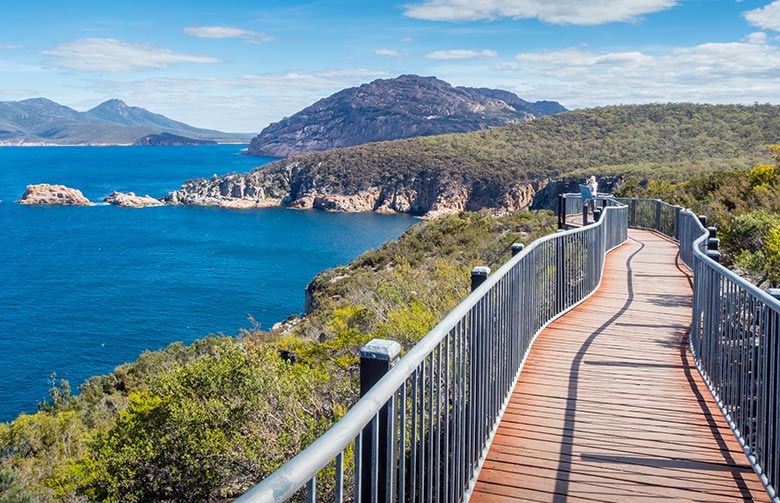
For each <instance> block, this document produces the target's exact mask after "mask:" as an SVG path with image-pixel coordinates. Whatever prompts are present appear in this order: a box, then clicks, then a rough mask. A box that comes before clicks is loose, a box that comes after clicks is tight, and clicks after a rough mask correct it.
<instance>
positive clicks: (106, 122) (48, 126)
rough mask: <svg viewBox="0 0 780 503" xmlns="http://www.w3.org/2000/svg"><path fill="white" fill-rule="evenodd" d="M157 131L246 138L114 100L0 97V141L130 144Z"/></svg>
mask: <svg viewBox="0 0 780 503" xmlns="http://www.w3.org/2000/svg"><path fill="white" fill-rule="evenodd" d="M161 133H168V134H172V135H176V136H182V137H184V140H189V141H194V140H209V141H246V140H248V139H249V135H244V134H241V133H223V132H221V131H215V130H211V129H200V128H195V127H192V126H190V125H187V124H185V123H183V122H179V121H175V120H173V119H169V118H167V117H165V116H164V115H160V114H155V113H152V112H150V111H148V110H145V109H143V108H139V107H131V106H128V105H127V104H125V103H124V102H123V101H121V100H117V99H112V100H108V101H106V102H104V103H101V104H100V105H98V106H96V107H95V108H93V109H91V110H88V111H86V112H78V111H76V110H74V109H72V108H70V107H66V106H64V105H60V104H58V103H55V102H54V101H51V100H49V99H46V98H32V99H27V100H22V101H0V144H6V145H8V144H11V145H13V144H36V143H40V144H55V145H111V144H122V145H129V144H132V143H134V142H135V141H137V140H140V139H141V138H144V137H146V136H149V135H158V134H161Z"/></svg>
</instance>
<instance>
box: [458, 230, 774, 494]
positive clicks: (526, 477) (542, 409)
mask: <svg viewBox="0 0 780 503" xmlns="http://www.w3.org/2000/svg"><path fill="white" fill-rule="evenodd" d="M676 253H677V248H676V245H675V244H673V243H670V242H668V241H666V240H664V239H662V238H660V237H658V236H656V235H654V234H651V233H650V232H645V231H633V230H632V231H630V232H629V241H628V243H626V244H624V245H623V246H622V247H620V248H618V249H617V250H615V251H613V252H612V253H611V254H610V255H609V256H608V258H607V266H606V272H605V276H604V279H603V281H602V285H601V288H600V290H599V291H598V292H597V293H596V294H595V295H594V296H593V297H591V298H590V299H588V300H587V301H586V302H584V303H583V304H582V305H580V306H578V307H577V308H576V309H574V310H573V311H571V312H570V313H568V314H566V315H565V316H563V317H561V318H559V319H558V320H557V321H555V322H554V323H553V324H552V325H550V326H549V327H548V328H547V329H546V330H545V331H544V332H542V334H540V335H539V338H538V339H537V341H536V343H535V345H534V346H533V348H532V350H531V353H530V355H529V357H528V361H527V362H526V364H525V367H524V369H523V372H522V374H521V376H520V379H519V380H518V383H517V384H516V386H515V389H514V391H513V395H512V398H511V401H510V403H509V406H508V408H507V411H506V413H505V414H504V416H503V419H502V421H501V424H500V426H499V429H498V432H497V434H496V437H495V439H494V441H493V444H492V446H491V448H490V451H489V453H488V457H487V460H486V461H485V464H484V467H483V469H482V471H481V472H480V475H479V479H478V481H477V484H476V487H475V488H474V492H473V494H472V496H471V500H470V501H471V502H509V501H513V502H514V501H517V502H548V501H549V502H556V503H558V502H596V501H605V502H611V503H615V502H622V501H656V502H657V501H698V502H721V501H723V502H725V501H754V500H755V501H769V497H768V496H767V494H766V492H765V491H764V489H763V487H762V486H761V483H760V482H759V481H758V477H756V475H755V474H754V472H753V470H752V469H751V468H750V466H749V464H748V462H747V460H746V458H745V455H744V454H743V452H742V450H741V449H740V447H739V444H737V442H736V440H735V439H734V436H733V434H732V432H731V430H730V429H729V427H728V425H727V424H726V422H725V421H724V420H723V418H722V416H721V414H720V411H719V410H718V407H717V405H715V403H714V402H713V400H712V398H711V397H710V394H709V391H707V388H706V387H705V386H704V384H703V383H702V382H701V378H700V377H699V374H698V372H697V371H696V368H695V366H694V365H693V362H692V358H691V355H690V352H689V350H688V340H687V337H688V328H689V326H690V322H691V320H690V317H691V314H690V313H691V307H690V302H691V288H690V284H689V281H688V278H687V276H686V275H685V274H684V273H683V272H682V269H680V268H678V267H677V266H676V265H675V264H676Z"/></svg>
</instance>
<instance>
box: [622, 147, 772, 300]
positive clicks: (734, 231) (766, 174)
mask: <svg viewBox="0 0 780 503" xmlns="http://www.w3.org/2000/svg"><path fill="white" fill-rule="evenodd" d="M769 151H770V152H771V153H772V155H773V157H774V158H775V164H774V165H772V164H759V165H757V166H754V167H752V168H741V169H728V170H720V171H715V172H712V173H708V174H706V175H702V174H699V175H695V176H693V177H691V178H690V179H688V180H686V181H682V182H674V181H670V180H669V178H666V177H659V176H652V177H650V176H648V174H644V175H635V176H629V177H628V179H627V181H626V183H625V184H623V186H622V187H621V188H620V190H619V192H618V195H622V196H626V197H657V198H659V199H663V200H664V201H667V202H670V203H672V204H679V205H681V206H684V207H687V208H692V209H693V210H694V211H696V212H698V213H703V214H705V215H707V216H708V217H709V218H710V219H711V222H712V224H713V225H715V226H716V227H718V229H719V234H720V237H721V238H722V245H723V251H724V260H725V263H726V264H728V265H731V266H733V267H735V268H736V269H738V270H739V272H741V273H743V274H745V275H747V276H748V277H749V278H750V279H752V280H753V281H754V282H755V283H756V284H758V285H759V286H777V285H778V284H780V145H771V146H769Z"/></svg>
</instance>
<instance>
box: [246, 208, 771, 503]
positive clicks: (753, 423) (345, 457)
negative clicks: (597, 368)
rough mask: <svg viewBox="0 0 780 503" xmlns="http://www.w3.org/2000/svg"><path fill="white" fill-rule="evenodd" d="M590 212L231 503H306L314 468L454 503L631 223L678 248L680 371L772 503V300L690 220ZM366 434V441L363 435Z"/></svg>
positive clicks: (335, 491)
mask: <svg viewBox="0 0 780 503" xmlns="http://www.w3.org/2000/svg"><path fill="white" fill-rule="evenodd" d="M578 198H579V194H566V195H565V196H563V197H562V199H561V203H562V206H561V210H560V212H562V213H563V217H564V221H565V216H567V215H571V214H579V213H580V212H581V211H582V209H583V204H582V200H581V199H579V202H577V200H578ZM598 204H601V205H603V206H604V208H603V215H602V218H601V219H600V220H599V221H598V222H597V223H596V224H595V225H587V226H584V227H580V228H578V229H575V230H569V231H566V232H559V233H558V234H555V235H550V236H546V237H544V238H541V239H538V240H536V241H534V242H533V243H532V244H531V245H529V246H528V247H527V248H526V249H525V250H524V251H523V252H521V253H520V254H518V255H517V256H515V257H513V258H512V259H510V260H509V261H508V262H507V263H505V264H504V265H503V266H502V267H501V268H499V270H498V271H496V273H495V274H493V275H492V276H490V277H489V278H488V279H487V280H486V281H485V283H483V284H482V285H481V286H479V287H478V288H476V289H475V290H474V291H473V292H472V293H471V295H469V296H468V297H467V298H466V299H465V300H464V301H463V302H461V303H460V304H459V305H458V306H457V307H456V308H455V309H454V310H453V311H452V312H450V313H449V314H448V315H447V316H446V317H445V318H444V320H442V321H441V322H440V323H439V324H438V325H437V326H436V327H434V329H433V330H431V331H430V332H429V333H428V334H427V335H426V336H425V337H424V338H423V339H422V340H421V341H420V342H419V343H418V344H417V345H416V346H415V347H414V348H412V349H411V350H410V351H409V352H408V353H407V354H406V356H404V358H402V359H401V360H400V361H399V362H398V363H397V364H396V365H395V366H394V367H393V368H392V369H391V370H390V371H389V372H388V373H387V374H386V375H385V376H384V377H383V378H382V379H381V380H380V381H379V382H378V383H377V384H376V385H375V386H374V387H373V388H372V389H371V390H370V392H369V393H368V394H366V395H365V396H364V397H363V398H361V399H360V400H359V401H358V402H357V403H356V404H355V405H354V406H353V407H352V408H351V409H350V410H349V412H348V413H347V414H346V415H345V416H344V417H343V418H342V419H341V420H340V421H339V422H338V423H336V425H334V426H333V427H332V428H331V429H330V430H328V431H327V432H326V433H325V434H324V435H322V436H321V437H320V438H318V439H317V440H316V441H315V442H314V443H313V444H312V445H310V446H309V447H308V448H307V449H305V450H304V451H303V452H301V453H300V454H299V455H298V456H296V457H295V458H293V459H292V460H291V461H289V462H288V463H287V464H286V465H284V466H283V467H282V468H280V469H279V470H277V471H276V472H275V473H273V474H272V475H271V476H269V477H268V478H267V479H266V480H264V481H263V482H261V483H260V484H259V485H257V486H256V487H255V488H253V489H252V490H250V491H249V492H248V493H246V494H245V495H244V496H242V497H241V498H239V499H238V500H237V501H238V502H241V503H247V502H251V503H257V502H270V501H274V502H277V501H284V500H286V499H288V498H290V497H292V496H294V495H295V494H296V493H297V492H298V491H299V490H300V489H301V488H303V487H304V486H306V487H307V495H308V501H312V502H313V501H315V500H316V499H317V496H318V487H320V489H321V488H322V485H320V486H318V476H322V475H325V474H326V472H330V473H327V475H328V477H331V478H332V479H333V480H332V482H326V484H325V485H326V486H327V492H329V493H332V495H333V499H334V500H335V501H344V500H345V499H349V498H350V495H349V494H348V493H349V491H350V489H351V488H350V487H347V488H345V487H344V482H345V480H348V478H349V473H350V470H351V469H353V468H354V473H355V475H354V480H353V482H354V485H353V486H352V492H351V499H353V500H354V501H364V500H369V501H380V500H384V501H407V500H409V501H416V500H418V499H421V500H425V501H433V500H437V501H458V500H467V499H468V495H469V491H470V490H471V488H472V487H473V484H474V483H475V481H476V476H477V474H478V472H479V469H480V467H481V463H482V461H483V460H484V456H485V454H486V452H487V448H488V446H489V444H490V442H491V439H492V435H493V433H494V431H495V428H496V427H497V425H498V421H499V419H500V416H501V414H502V413H503V410H504V408H505V407H506V404H507V401H508V397H509V393H510V392H511V389H512V386H513V385H514V382H515V381H516V379H517V377H518V376H519V374H520V371H521V370H522V366H523V363H524V361H525V357H526V356H527V354H528V352H529V350H530V347H531V345H532V344H533V342H534V339H535V337H536V335H537V334H538V333H539V332H540V331H541V330H542V329H543V328H544V327H545V326H546V325H547V324H549V323H550V322H551V321H552V320H553V319H555V318H556V317H558V316H560V315H561V314H563V313H564V312H566V311H568V310H569V309H571V308H572V307H574V306H576V305H577V304H578V303H580V302H582V301H583V300H584V299H585V298H587V297H588V296H589V295H591V294H592V292H593V291H594V290H595V289H596V288H597V287H598V284H599V283H600V280H601V275H602V272H603V264H604V256H605V254H606V252H607V251H609V250H610V249H612V248H614V247H616V246H619V245H620V244H621V243H622V242H624V241H625V240H626V237H627V228H628V226H631V227H636V228H643V229H650V230H653V231H655V232H659V233H660V234H663V235H665V236H667V237H669V238H671V239H674V240H676V241H677V242H678V244H679V247H680V258H681V261H682V262H683V263H684V264H685V265H686V266H687V267H688V268H689V269H690V270H691V271H692V272H693V277H694V289H693V309H692V313H693V316H692V325H691V336H690V348H691V352H692V354H693V358H694V362H695V364H696V367H697V369H698V371H699V373H700V374H701V376H702V378H703V380H704V382H705V383H706V385H707V387H708V388H709V390H710V392H711V394H712V396H713V398H714V399H715V401H716V403H717V404H718V407H719V408H720V410H721V411H722V413H723V415H724V417H725V418H726V420H727V422H728V424H729V426H730V428H731V429H732V431H733V432H734V434H735V436H736V438H737V440H738V441H739V443H740V445H741V446H742V448H743V450H744V452H745V454H746V455H747V458H748V460H749V462H750V463H751V465H752V467H753V469H754V470H755V471H756V473H757V474H758V476H759V478H760V480H761V482H762V483H763V484H764V487H765V488H766V490H767V493H768V494H769V496H770V497H771V498H772V500H773V501H774V502H780V498H778V495H777V492H776V489H775V488H777V487H778V482H779V476H780V338H778V331H779V330H780V328H779V327H780V301H778V300H776V299H774V298H772V297H771V296H769V295H768V294H766V293H765V292H763V291H761V290H760V289H758V288H757V287H755V286H754V285H752V284H750V283H748V282H747V281H745V280H744V279H742V278H741V277H739V276H738V275H736V274H735V273H733V272H732V271H729V270H728V269H726V268H725V267H723V266H722V265H720V264H719V263H717V262H716V261H715V260H713V259H712V258H711V257H710V256H708V254H707V248H708V239H709V237H710V234H711V229H708V228H706V227H705V225H704V224H703V223H702V222H701V221H700V219H699V217H697V216H696V215H695V214H694V213H693V212H691V211H690V210H685V209H683V208H681V207H679V206H672V205H670V204H668V203H665V202H663V201H660V200H657V199H648V198H625V199H623V198H621V199H614V198H611V197H600V199H599V202H598ZM383 410H386V411H387V412H386V413H385V415H383V412H382V411H383ZM388 418H389V419H388ZM382 422H384V423H385V424H384V426H383V427H384V428H385V429H386V431H389V432H390V434H389V435H388V447H389V448H388V449H386V459H385V460H384V464H385V466H388V467H390V469H389V470H387V471H386V475H385V477H386V478H385V479H384V480H380V474H379V470H378V468H377V465H379V464H382V460H379V459H378V455H377V454H376V453H377V452H381V451H380V450H379V448H378V447H379V440H378V435H377V434H376V432H377V431H378V430H379V427H380V423H382ZM387 424H390V425H391V427H389V428H387ZM369 425H371V426H372V429H371V431H372V432H373V433H372V435H371V438H370V439H364V438H363V436H364V435H365V433H364V432H365V431H366V430H365V428H366V427H367V426H369ZM366 440H368V441H366ZM365 446H370V448H371V450H372V453H373V454H372V456H373V458H372V459H371V461H370V462H369V463H368V464H369V466H361V465H363V464H365V463H364V462H363V460H364V459H366V458H365V456H364V454H365V453H361V449H364V448H365ZM346 468H349V469H346ZM367 470H368V471H367ZM334 474H335V475H334ZM365 474H369V475H370V477H368V478H367V479H366V478H365V477H363V475H365ZM364 479H366V480H370V482H369V483H368V487H367V486H363V485H362V484H363V480H364ZM320 492H322V491H320Z"/></svg>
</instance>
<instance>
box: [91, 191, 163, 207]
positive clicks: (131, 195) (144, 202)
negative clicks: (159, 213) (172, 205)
mask: <svg viewBox="0 0 780 503" xmlns="http://www.w3.org/2000/svg"><path fill="white" fill-rule="evenodd" d="M103 201H105V202H107V203H108V204H113V205H114V206H121V207H123V208H147V207H149V206H162V205H164V204H165V203H164V202H162V201H161V200H159V199H155V198H153V197H151V196H149V195H145V196H136V195H135V192H128V193H126V194H125V193H123V192H112V193H111V194H109V195H108V196H106V198H105V199H103Z"/></svg>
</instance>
